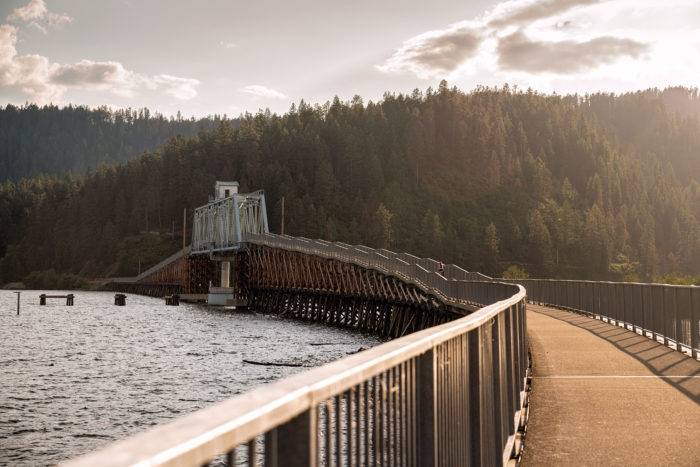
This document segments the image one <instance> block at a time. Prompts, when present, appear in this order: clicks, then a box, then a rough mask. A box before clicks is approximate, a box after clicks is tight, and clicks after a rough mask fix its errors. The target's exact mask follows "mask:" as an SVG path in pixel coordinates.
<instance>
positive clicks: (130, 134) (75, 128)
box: [0, 104, 226, 180]
mask: <svg viewBox="0 0 700 467" xmlns="http://www.w3.org/2000/svg"><path fill="white" fill-rule="evenodd" d="M224 119H226V117H225V116H223V117H222V116H219V115H214V116H211V117H208V118H202V119H194V118H190V119H184V118H182V116H181V115H180V114H179V113H178V114H177V116H175V117H171V118H166V117H164V116H163V115H161V114H151V112H150V111H149V110H148V109H145V108H144V109H139V110H135V109H119V110H110V109H108V108H106V107H102V108H98V109H89V108H87V107H83V106H72V105H69V106H66V107H63V108H59V107H57V106H55V105H47V106H43V107H39V106H37V105H35V104H27V105H24V106H21V107H18V106H15V105H12V104H8V105H6V106H5V107H0V179H10V180H19V179H20V178H26V177H31V176H34V175H38V174H60V173H65V172H74V173H76V174H83V173H85V172H87V171H90V170H95V169H97V167H99V166H100V165H102V164H116V163H120V162H125V161H127V160H129V159H131V158H134V157H137V156H138V155H140V154H141V153H143V152H144V151H146V150H149V151H150V150H154V149H156V148H157V147H159V146H161V145H162V144H163V143H164V142H165V141H167V140H169V139H171V138H173V137H174V136H177V135H181V136H185V137H188V136H193V135H195V134H197V133H198V132H199V131H202V130H208V129H212V128H214V127H215V126H216V125H217V124H218V123H219V122H220V121H222V120H224Z"/></svg>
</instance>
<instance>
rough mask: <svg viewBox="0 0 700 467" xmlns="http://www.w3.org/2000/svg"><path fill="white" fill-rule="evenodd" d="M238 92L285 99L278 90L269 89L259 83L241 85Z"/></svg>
mask: <svg viewBox="0 0 700 467" xmlns="http://www.w3.org/2000/svg"><path fill="white" fill-rule="evenodd" d="M239 91H240V92H243V93H246V94H251V95H253V96H256V97H263V98H266V99H287V96H286V95H284V94H282V93H281V92H279V91H276V90H274V89H270V88H268V87H265V86H261V85H259V84H251V85H250V86H246V87H243V88H241V89H239Z"/></svg>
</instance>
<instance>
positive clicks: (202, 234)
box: [191, 191, 269, 253]
mask: <svg viewBox="0 0 700 467" xmlns="http://www.w3.org/2000/svg"><path fill="white" fill-rule="evenodd" d="M268 231H269V230H268V226H267V210H266V208H265V194H264V192H263V191H255V192H253V193H236V194H233V195H231V196H229V197H228V198H223V199H220V200H216V201H212V202H211V203H209V204H206V205H204V206H201V207H199V208H197V209H195V211H194V220H193V222H192V249H191V251H192V253H204V252H214V251H220V250H231V249H236V248H238V246H239V244H240V243H241V242H243V241H245V238H246V235H248V234H262V233H267V232H268Z"/></svg>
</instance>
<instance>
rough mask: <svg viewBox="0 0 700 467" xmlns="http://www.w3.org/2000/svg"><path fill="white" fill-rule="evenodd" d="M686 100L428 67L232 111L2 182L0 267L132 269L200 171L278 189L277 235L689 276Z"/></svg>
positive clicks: (193, 197) (25, 271)
mask: <svg viewBox="0 0 700 467" xmlns="http://www.w3.org/2000/svg"><path fill="white" fill-rule="evenodd" d="M699 102H700V101H699V100H698V96H697V92H696V91H695V90H689V89H684V88H673V89H667V90H663V91H661V90H655V89H652V90H647V91H642V92H636V93H628V94H621V95H613V94H605V93H598V94H592V95H586V96H576V95H568V96H559V95H544V94H539V93H536V92H533V91H530V90H517V89H513V88H510V87H508V86H505V87H502V88H483V87H480V88H477V89H475V90H473V91H471V92H467V93H465V92H462V91H460V90H458V89H456V88H450V87H448V86H447V84H446V83H444V82H443V83H441V85H440V86H439V88H438V89H430V88H429V89H428V90H426V91H425V92H421V91H419V90H416V91H414V92H413V93H412V94H385V96H384V97H383V98H382V99H381V100H380V101H378V102H367V103H364V102H363V100H362V99H361V98H360V97H355V98H354V99H352V100H351V101H349V102H342V101H341V100H340V99H338V98H336V99H334V100H333V101H331V102H327V103H325V104H324V105H315V106H312V105H309V104H307V103H305V102H303V101H302V102H300V103H299V104H297V105H292V107H291V108H290V110H289V111H288V112H287V113H285V114H284V115H277V114H272V113H270V112H269V111H266V112H259V113H257V114H255V115H251V114H247V115H245V116H243V117H242V118H241V119H240V121H238V122H229V121H220V122H218V123H217V125H216V127H215V128H213V129H212V130H210V131H203V132H199V133H198V134H197V135H195V136H192V137H187V138H186V137H177V138H174V139H172V140H170V141H168V142H167V143H166V144H165V145H163V146H162V147H161V148H159V149H158V150H155V151H152V152H149V153H147V154H145V155H142V156H141V157H138V158H136V159H133V160H130V161H128V162H126V163H122V164H118V165H112V166H102V167H100V168H99V169H97V170H95V171H93V172H92V173H90V174H88V175H85V176H81V177H76V176H72V175H62V176H40V177H35V178H30V179H23V180H20V181H17V182H10V181H6V182H4V183H3V184H2V185H0V222H2V224H1V225H3V229H2V231H1V232H0V234H1V235H0V256H2V257H3V259H2V260H0V282H10V281H15V280H21V279H22V278H25V277H26V276H27V275H29V274H30V273H32V272H35V271H43V270H49V269H53V270H55V271H58V272H62V273H71V274H77V275H80V276H82V277H96V276H108V275H131V274H135V273H137V272H138V270H139V269H145V268H146V267H147V266H150V265H151V264H154V263H155V262H157V261H158V260H159V259H161V258H163V257H164V256H165V255H167V254H168V253H170V252H172V251H174V250H175V249H177V248H178V247H179V245H180V244H181V238H180V236H181V232H182V230H181V229H182V228H181V224H182V220H181V219H182V212H183V208H186V209H187V210H188V212H189V213H191V212H192V209H193V208H194V207H197V206H199V205H202V204H204V203H206V202H207V199H208V195H209V194H210V193H211V192H212V189H213V184H214V182H215V181H216V180H238V181H239V182H240V183H241V189H242V190H244V191H245V190H251V191H252V190H256V189H264V190H265V192H266V197H267V207H268V216H269V220H270V226H271V229H272V230H273V231H279V228H280V208H281V206H280V200H281V198H282V197H284V198H285V218H286V223H285V232H286V233H289V234H292V235H303V236H307V237H318V238H324V239H327V240H341V241H345V242H349V243H363V244H367V245H371V246H374V247H383V248H388V249H392V250H396V251H408V252H411V253H413V254H416V255H420V256H429V257H433V258H438V259H441V260H443V261H445V262H454V263H456V264H460V265H462V266H463V267H465V268H466V269H469V270H476V271H482V272H485V273H487V274H490V275H500V274H502V273H503V271H504V270H506V269H509V270H511V271H514V270H515V271H523V272H525V271H526V272H527V273H528V274H529V275H530V276H531V277H564V278H581V279H615V280H654V279H655V278H658V277H659V276H660V275H661V274H667V275H668V274H671V275H672V277H677V276H689V275H698V274H700V223H699V219H700V121H699V116H700V112H698V109H700V104H699ZM38 137H39V136H37V138H38ZM188 222H191V217H190V218H189V219H188ZM190 228H191V226H189V225H188V227H187V230H188V232H189V230H190ZM667 277H671V276H667Z"/></svg>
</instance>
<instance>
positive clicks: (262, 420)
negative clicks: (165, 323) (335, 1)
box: [68, 192, 700, 467]
mask: <svg viewBox="0 0 700 467" xmlns="http://www.w3.org/2000/svg"><path fill="white" fill-rule="evenodd" d="M113 285H114V287H115V288H116V289H118V290H120V291H124V292H133V293H141V294H147V295H152V296H162V295H164V294H166V293H181V294H205V293H207V292H208V291H209V290H210V289H209V288H210V286H211V287H214V288H216V287H218V288H223V289H225V290H227V291H230V295H231V296H232V298H233V299H235V300H237V301H240V300H245V301H247V303H249V305H250V306H251V307H252V308H253V309H255V310H257V311H261V312H266V313H276V314H280V315H283V316H286V317H289V318H294V319H301V320H308V321H318V322H323V323H327V324H329V325H334V326H343V327H347V328H352V329H356V330H358V331H363V332H372V333H376V334H377V335H380V336H386V337H390V338H392V339H391V340H389V341H388V342H386V343H385V344H382V345H379V346H377V347H374V348H372V349H369V350H365V351H363V352H360V353H357V354H354V355H351V356H349V357H346V358H344V359H342V360H339V361H337V362H334V363H331V364H329V365H325V366H323V367H319V368H315V369H312V370H310V371H307V372H304V373H301V374H298V375H296V376H293V377H291V378H287V379H283V380H280V381H277V382H274V383H271V384H268V385H265V386H261V387H260V388H258V389H255V390H253V391H251V392H249V393H247V394H244V395H241V396H238V397H235V398H233V399H229V400H226V401H223V402H220V403H218V404H216V405H214V406H212V407H210V408H207V409H204V410H202V411H199V412H196V413H194V414H191V415H189V416H187V417H184V418H182V419H179V420H176V421H174V422H172V423H170V424H167V425H164V426H161V427H156V428H155V429H153V430H151V431H148V432H146V433H143V434H140V435H137V436H135V437H133V438H130V439H127V440H124V441H121V442H118V443H115V444H114V445H112V446H109V447H107V448H106V449H105V450H103V451H100V452H97V453H93V454H88V455H87V456H84V457H82V458H79V459H77V460H75V461H71V462H69V463H68V465H71V466H74V467H77V466H90V467H92V466H96V465H107V466H125V465H139V466H146V465H148V466H154V465H173V466H175V465H176V466H183V465H197V466H201V465H230V466H233V465H241V464H246V465H265V466H283V465H284V466H287V465H291V466H306V465H323V466H329V467H330V466H338V467H340V466H343V465H347V466H360V465H367V466H368V465H392V466H394V465H409V466H437V465H445V466H447V465H449V466H452V465H475V466H476V465H487V466H490V465H506V464H507V465H511V464H516V463H518V462H519V461H520V460H521V459H522V458H523V457H522V454H523V446H524V444H523V439H524V435H525V433H526V429H527V421H528V416H529V414H530V411H531V408H532V407H534V409H533V410H534V412H533V416H534V421H533V424H534V425H533V426H538V427H543V428H538V430H539V431H538V430H536V431H535V432H532V433H528V435H527V442H526V444H525V446H536V447H537V450H538V451H539V452H545V451H547V446H548V440H551V441H552V442H555V443H559V442H563V441H561V439H560V438H561V436H562V433H564V432H566V430H567V429H571V430H573V434H568V435H567V436H568V438H567V439H571V438H572V436H573V437H574V438H576V437H579V438H580V439H583V440H585V439H586V436H590V433H588V434H586V433H585V430H584V432H580V430H582V429H583V428H581V427H585V426H586V423H585V419H584V420H583V421H582V420H580V419H577V420H571V419H567V417H572V416H573V415H571V414H570V413H568V412H567V414H566V415H561V416H560V417H559V418H560V419H556V420H554V421H551V422H550V425H552V426H554V428H553V429H554V432H552V434H549V433H547V431H546V427H547V426H548V425H547V424H546V423H544V422H541V421H540V422H539V425H538V424H537V423H538V420H542V418H539V419H538V418H537V417H538V416H539V417H546V414H545V415H538V414H539V413H540V412H538V411H537V410H538V409H542V411H543V413H546V412H547V411H549V410H550V408H549V407H544V406H546V405H547V404H549V403H550V402H547V401H551V400H552V399H551V398H549V399H548V394H547V393H546V392H545V393H544V396H543V395H542V394H543V393H538V392H537V387H538V386H537V385H538V384H540V383H538V381H543V383H541V384H542V387H543V388H546V387H548V386H547V384H549V383H546V382H544V381H545V380H538V379H537V378H539V377H542V378H545V377H549V376H547V375H550V374H549V373H547V374H546V375H545V374H544V373H541V372H542V371H545V372H546V371H548V369H549V368H559V369H561V368H565V367H566V365H567V364H569V363H571V364H574V366H575V372H579V373H581V372H582V371H591V372H595V371H600V368H598V367H597V366H596V365H598V363H596V362H595V360H591V361H592V362H593V363H589V365H593V366H592V367H590V368H589V367H586V366H585V365H584V364H579V363H580V362H578V360H576V359H575V358H571V359H570V360H572V362H573V361H574V360H576V361H575V362H573V363H572V362H555V363H552V364H551V366H550V364H549V362H548V363H547V367H546V368H545V369H544V370H543V369H542V368H539V369H538V366H537V365H538V360H537V358H540V359H541V360H540V362H542V361H545V359H546V358H553V357H552V356H551V355H552V354H557V353H561V354H562V355H569V354H566V353H565V352H564V350H565V349H566V347H567V346H575V345H576V342H577V341H576V339H579V338H580V336H579V337H575V338H572V339H574V340H570V342H569V343H566V342H564V343H562V344H561V345H562V346H564V347H562V349H558V350H557V349H550V348H547V347H546V346H547V345H554V344H553V343H556V342H558V341H556V339H553V340H549V341H548V340H545V341H544V342H543V341H542V340H541V339H542V336H544V335H547V333H546V332H540V331H541V330H542V329H547V330H549V329H552V328H551V326H555V325H556V324H557V323H561V321H560V320H561V319H562V318H561V317H557V316H554V315H552V316H554V317H550V316H547V317H540V315H537V316H536V319H535V320H534V322H535V324H536V327H535V328H532V327H530V329H529V331H530V333H533V332H535V334H534V335H535V342H534V345H535V348H534V351H535V370H534V375H533V373H532V370H531V358H530V356H529V352H528V349H529V347H530V346H529V345H528V332H527V331H528V326H527V323H526V320H527V319H528V317H527V316H528V315H527V314H526V291H525V288H524V287H523V285H524V286H525V287H527V290H528V294H529V299H530V301H531V302H537V303H538V304H539V305H548V306H550V307H551V306H554V307H558V308H560V309H565V310H568V311H569V312H571V311H574V312H576V313H578V315H575V314H573V313H565V314H566V315H570V316H583V317H585V318H582V319H585V320H588V321H590V322H593V323H600V324H601V325H602V326H608V327H610V328H611V329H613V330H618V331H620V330H622V331H620V332H623V333H625V332H626V333H628V334H632V335H633V336H636V337H639V336H641V337H640V338H641V339H643V340H644V342H648V343H649V345H650V346H658V347H659V348H663V349H666V350H668V351H670V352H672V353H673V354H674V355H678V356H679V358H682V359H685V360H686V361H687V362H686V363H684V364H686V366H687V367H688V369H687V370H684V371H688V372H690V373H689V377H690V378H691V381H692V378H693V377H694V375H696V374H697V375H700V366H697V365H698V362H697V358H698V357H700V355H699V354H698V342H699V341H700V339H699V338H700V322H699V319H700V288H698V287H674V286H659V285H649V284H614V283H603V282H587V281H552V280H529V281H522V283H521V284H515V283H509V282H508V281H503V280H498V279H491V278H489V277H486V276H484V275H482V274H479V273H475V272H468V271H466V270H464V269H462V268H460V267H458V266H456V265H442V263H439V262H438V261H435V260H432V259H427V258H418V257H415V256H412V255H410V254H407V253H395V252H392V251H388V250H381V249H379V250H378V249H372V248H368V247H365V246H358V245H348V244H344V243H340V242H327V241H323V240H311V239H306V238H299V237H290V236H284V235H274V234H270V233H269V232H268V231H267V220H266V217H265V212H264V195H263V194H262V193H260V192H257V193H253V194H249V195H239V194H238V193H234V194H233V195H232V196H226V197H223V198H221V199H218V200H215V201H212V202H211V203H209V204H208V205H206V206H203V207H202V208H199V209H198V210H197V211H196V213H195V225H194V228H193V239H192V245H191V247H190V248H188V249H187V250H183V251H181V252H179V253H177V254H175V255H173V256H172V257H170V258H168V259H166V260H165V261H163V262H162V263H161V264H159V265H157V266H156V267H154V268H152V269H150V270H148V271H146V272H145V273H143V274H141V275H140V276H139V277H137V278H133V279H119V280H116V281H115V283H114V284H113ZM540 308H541V310H540V309H538V311H541V312H543V313H544V312H547V311H546V310H551V308H542V307H540ZM543 310H544V311H543ZM547 313H549V312H547ZM562 313H564V312H562ZM542 316H544V315H542ZM555 318H556V319H555ZM589 318H597V320H595V319H593V320H591V319H589ZM547 320H552V321H551V322H550V321H547ZM557 320H559V321H557ZM601 320H602V321H601ZM555 321H556V323H555ZM603 321H604V322H603ZM542 323H544V324H542ZM559 325H561V326H564V325H563V324H559ZM542 326H544V328H543V327H542ZM547 326H550V327H547ZM566 326H569V327H571V325H570V324H567V325H566ZM567 329H568V328H567ZM577 329H578V328H577ZM596 329H597V328H596ZM548 332H549V331H548ZM581 332H584V331H581ZM618 334H619V333H618ZM546 339H549V338H546ZM599 340H601V339H599ZM601 342H602V340H601ZM587 345H589V346H590V344H587ZM596 345H604V344H596ZM543 346H544V347H543ZM669 347H672V348H674V349H675V350H669ZM587 350H590V349H589V348H586V349H579V351H577V354H581V353H585V352H586V351H587ZM683 353H686V354H690V356H691V357H692V358H688V357H685V356H683V355H682V354H683ZM537 355H541V357H537ZM607 358H608V360H610V359H611V358H612V357H607ZM635 358H640V357H639V355H637V356H636V357H635ZM689 362H690V363H689ZM688 365H690V366H688ZM692 365H696V366H692ZM647 366H648V365H647ZM586 368H588V370H586ZM640 368H641V367H640ZM572 371H574V370H572ZM538 372H540V373H538ZM575 372H574V373H575ZM693 372H695V373H693ZM543 375H544V376H543ZM572 375H573V376H572V378H576V377H579V376H581V375H580V374H578V375H577V374H573V373H572ZM533 376H534V378H535V379H534V380H533V379H532V378H533ZM550 376H551V375H550ZM584 376H585V375H584ZM554 377H555V378H559V376H558V375H555V376H554ZM695 377H697V376H695ZM567 378H568V376H567ZM531 381H534V385H535V388H536V389H535V391H534V395H535V396H538V394H539V397H540V398H541V399H537V397H534V396H533V397H534V398H533V399H531V398H530V391H529V390H530V383H531ZM547 381H549V380H547ZM553 381H554V380H553ZM556 381H559V380H556ZM561 381H569V380H568V379H562V380H561ZM572 381H573V380H572ZM600 381H602V380H600ZM698 381H700V380H698ZM600 384H604V383H600ZM659 384H660V385H661V386H659V388H658V389H659V391H661V390H662V389H668V388H670V387H671V386H669V385H666V383H659ZM667 386H668V388H667ZM696 389H697V388H695V387H694V386H693V387H690V388H689V389H688V388H685V390H686V392H687V391H690V393H691V396H690V397H691V399H692V397H696V398H697V397H700V389H698V390H697V394H696V393H695V392H694V391H696ZM669 390H672V389H669ZM564 393H565V394H569V393H570V392H564ZM573 394H580V393H578V392H573ZM655 394H657V393H655ZM659 394H662V393H659ZM663 394H667V393H663ZM663 394H662V395H661V396H659V397H662V398H663V397H665V396H663ZM542 397H544V399H542ZM636 397H637V398H638V399H640V400H641V399H643V398H644V397H645V396H644V395H643V394H641V395H640V394H639V393H638V394H637V396H636ZM655 397H656V396H655ZM601 398H602V397H601ZM613 399H614V397H612V396H611V395H610V394H607V396H606V397H605V400H606V401H607V403H611V402H610V401H611V400H613ZM531 400H533V401H536V402H533V403H532V404H531V403H530V401H531ZM669 400H670V398H669ZM674 400H675V399H674ZM582 401H584V402H580V401H579V402H580V403H581V404H585V403H588V402H587V401H585V398H584V399H582ZM579 402H576V401H574V402H572V403H577V404H578V403H579ZM533 404H534V406H533ZM538 404H540V405H538ZM684 404H685V405H684ZM697 404H698V401H697V400H695V405H693V404H692V403H691V404H690V405H687V402H683V401H680V402H677V404H676V405H675V406H673V407H670V408H667V410H668V411H669V413H672V414H675V413H679V414H683V413H686V414H687V412H688V410H690V411H691V412H690V413H689V414H688V415H686V417H689V418H686V419H685V420H686V421H685V422H684V423H686V425H684V430H686V431H687V430H691V432H690V433H689V434H688V433H687V432H686V433H675V434H676V436H677V438H674V439H680V445H686V444H687V445H689V446H690V445H692V443H693V442H694V441H692V440H694V436H695V434H697V429H698V428H700V411H699V410H698V405H697ZM543 405H544V406H543ZM553 410H554V409H553ZM674 410H675V411H676V412H674ZM555 412H556V410H555ZM582 413H583V415H580V416H581V417H584V418H585V417H589V416H590V415H587V414H586V413H585V411H584V412H582ZM642 416H643V417H646V416H645V415H644V414H642ZM681 416H682V415H679V417H681ZM688 420H689V421H688ZM610 423H613V424H614V421H613V422H610ZM647 423H653V421H652V422H650V421H649V420H647ZM557 424H559V425H557ZM561 425H564V426H563V427H562V426H561ZM592 429H593V428H592ZM576 430H579V432H576ZM692 430H695V431H692ZM622 431H624V430H620V432H615V433H606V434H605V435H606V436H603V437H601V438H600V439H601V440H603V441H601V442H605V440H609V439H619V438H620V437H623V438H624V434H623V433H622ZM632 431H634V430H632ZM539 432H541V433H542V435H538V433H539ZM693 433H695V434H693ZM538 436H539V438H538ZM557 437H560V438H557ZM596 439H597V438H596ZM645 442H647V443H649V445H650V446H653V440H651V441H647V440H645ZM574 444H575V443H574ZM618 444H619V443H618ZM632 444H635V445H636V444H639V439H637V438H634V437H632V438H631V439H630V445H632ZM666 444H667V445H668V446H670V448H666V449H656V451H655V452H652V453H651V454H647V456H651V457H646V459H647V460H648V459H654V457H653V455H661V456H665V457H663V458H664V459H668V460H669V462H670V461H674V462H673V463H676V464H677V463H678V462H675V461H677V460H678V458H679V456H680V459H681V460H685V461H686V463H688V464H695V465H697V464H698V463H696V462H695V461H697V460H698V457H697V452H692V453H688V452H686V451H679V450H678V449H676V451H673V449H675V447H676V444H678V443H676V444H674V443H673V442H670V441H669V442H668V443H666ZM611 446H613V445H612V444H611ZM618 447H619V446H618ZM598 448H599V449H598V450H600V449H603V448H600V446H598ZM527 449H530V448H527ZM533 449H534V448H533ZM611 449H612V448H611ZM562 450H564V451H565V452H568V451H566V449H565V448H564V447H563V444H562V445H558V446H557V448H556V449H554V450H553V454H552V456H550V457H546V456H545V457H541V458H538V457H537V452H533V453H532V456H534V457H532V456H530V451H526V453H527V454H528V455H526V456H525V459H526V460H527V461H529V462H530V463H535V464H536V463H538V461H539V462H540V463H555V464H556V463H561V462H565V463H568V462H571V463H585V460H586V459H589V458H588V457H578V458H577V457H576V455H577V454H576V453H581V454H580V456H586V455H592V454H586V449H585V441H584V447H583V448H580V449H577V450H574V451H575V452H573V454H567V455H564V456H563V457H562V455H561V451H562ZM603 450H604V449H603ZM674 452H675V454H674ZM679 452H680V454H678V453H679ZM611 455H612V454H611ZM633 456H634V453H633V450H631V451H630V455H629V456H627V457H625V460H626V461H635V460H636V459H635V458H634V457H633ZM610 458H611V459H612V458H613V457H610ZM582 459H583V461H582ZM639 460H642V461H643V460H644V458H643V459H639ZM632 463H634V462H632ZM681 463H683V462H681Z"/></svg>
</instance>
